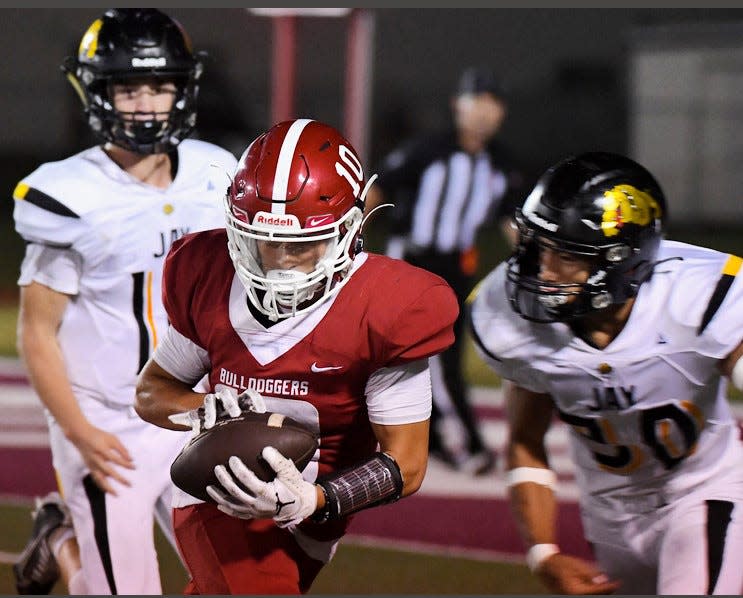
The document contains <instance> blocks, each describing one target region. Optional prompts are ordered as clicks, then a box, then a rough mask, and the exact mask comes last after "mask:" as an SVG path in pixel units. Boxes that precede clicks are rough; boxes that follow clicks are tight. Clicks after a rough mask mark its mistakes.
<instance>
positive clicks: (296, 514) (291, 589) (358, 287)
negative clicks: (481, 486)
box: [136, 119, 458, 594]
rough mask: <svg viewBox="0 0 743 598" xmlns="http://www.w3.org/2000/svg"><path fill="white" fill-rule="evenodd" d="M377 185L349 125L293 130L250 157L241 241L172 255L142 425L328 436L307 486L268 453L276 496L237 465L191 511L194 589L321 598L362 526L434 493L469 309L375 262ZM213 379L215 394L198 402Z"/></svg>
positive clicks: (238, 228)
mask: <svg viewBox="0 0 743 598" xmlns="http://www.w3.org/2000/svg"><path fill="white" fill-rule="evenodd" d="M372 180H373V179H372ZM370 183H371V181H370V182H367V183H366V184H365V178H364V174H363V169H362V165H361V162H360V160H359V158H358V156H357V154H356V151H355V150H354V149H353V147H352V146H351V144H350V143H349V142H348V141H347V140H346V139H345V138H344V137H343V136H342V135H341V134H340V133H339V132H338V131H337V130H335V129H334V128H332V127H330V126H328V125H325V124H323V123H320V122H317V121H313V120H306V119H300V120H294V121H287V122H282V123H279V124H277V125H275V126H274V127H272V128H271V129H270V130H269V131H267V132H266V133H264V134H263V135H261V136H260V137H258V138H257V139H256V140H255V141H253V143H251V144H250V146H249V147H248V148H247V149H246V150H245V152H244V154H243V155H242V157H241V159H240V162H239V164H238V168H237V172H236V173H235V176H234V180H233V181H232V183H231V185H230V186H229V189H228V191H227V194H226V198H225V208H226V230H222V229H220V230H213V231H209V232H206V233H197V234H194V235H190V236H187V237H185V238H184V239H183V240H182V241H180V242H177V243H176V244H175V245H174V246H173V249H172V250H171V252H170V254H169V256H168V258H167V261H166V268H165V274H164V279H163V299H164V303H165V306H166V308H167V311H168V316H169V318H170V322H171V327H170V328H169V330H168V332H167V334H166V336H165V338H164V339H163V341H162V342H161V343H160V345H159V346H158V348H157V350H156V352H155V354H154V355H153V357H152V359H151V360H150V361H149V362H148V364H147V365H146V366H145V368H144V369H143V370H142V373H141V375H140V378H139V382H138V386H137V406H136V409H137V412H138V413H139V415H140V416H141V417H142V418H144V419H145V420H147V421H150V422H152V423H154V424H157V425H158V426H162V427H165V428H172V429H184V427H185V426H187V425H188V423H189V422H194V424H193V428H194V430H195V431H198V430H201V429H203V428H204V427H208V426H210V425H213V421H214V419H215V417H230V416H235V415H238V414H239V413H240V410H241V409H253V410H268V411H275V412H280V413H283V414H285V415H288V416H291V417H293V418H294V419H296V420H298V421H301V422H303V423H304V424H305V425H307V426H309V427H311V428H313V429H315V430H316V431H317V432H318V433H319V435H320V448H319V451H318V453H317V454H316V455H315V457H314V458H313V460H312V461H311V462H310V464H309V465H308V466H307V467H306V468H305V469H304V471H302V472H300V471H298V470H297V468H296V467H294V464H293V463H292V462H291V461H290V460H288V459H285V458H284V457H283V456H282V455H281V454H279V453H278V451H276V450H275V449H272V448H266V449H264V452H263V456H264V458H265V459H266V461H267V462H268V463H269V464H270V465H271V466H272V467H273V468H274V469H275V470H276V472H277V477H276V479H275V480H274V481H273V482H269V483H265V482H261V481H259V480H257V478H255V476H253V474H252V472H251V471H250V470H249V469H248V468H247V467H246V466H245V465H244V464H243V463H242V462H241V461H240V460H239V459H238V458H236V457H233V458H232V459H231V460H230V462H229V467H223V466H218V467H217V468H216V474H217V477H218V479H219V480H220V484H219V486H209V488H208V492H209V494H210V496H212V498H213V499H214V501H215V503H204V502H201V501H199V500H198V499H196V498H193V497H191V496H189V495H186V494H185V493H181V495H180V496H178V497H176V499H175V502H174V520H175V527H176V535H177V538H178V542H179V546H180V549H181V552H182V554H183V557H184V560H185V562H186V564H187V566H188V569H189V572H190V574H191V582H190V584H189V587H188V588H187V589H186V591H187V592H191V593H201V594H226V593H232V594H269V593H280V594H281V593H283V594H296V593H304V592H306V591H307V590H308V589H309V588H310V586H311V584H312V581H313V580H314V579H315V577H316V575H317V574H318V573H319V571H320V570H321V568H322V567H323V565H324V564H325V563H327V562H328V561H329V560H330V558H331V557H332V555H333V553H334V551H335V548H336V545H337V543H338V541H339V539H340V538H341V537H342V536H343V534H344V532H345V530H346V529H347V527H348V524H349V522H350V516H351V515H352V514H353V513H355V512H357V511H360V510H362V509H366V508H369V507H374V506H377V505H381V504H384V503H389V502H392V501H395V500H398V499H400V498H402V497H404V496H408V495H410V494H412V493H413V492H415V491H416V490H417V489H418V488H419V487H420V485H421V482H422V481H423V476H424V474H425V470H426V465H427V458H428V455H427V451H428V429H429V416H430V413H431V383H430V376H429V372H428V358H429V357H431V356H432V355H435V354H437V353H440V352H441V351H443V350H444V349H446V348H447V347H448V346H449V345H451V343H452V342H453V340H454V335H453V324H454V321H455V320H456V318H457V314H458V306H457V300H456V297H455V296H454V293H453V291H452V290H451V288H450V287H449V286H448V285H447V283H446V282H445V281H444V280H443V279H442V278H439V277H438V276H436V275H433V274H431V273H429V272H427V271H425V270H422V269H419V268H416V267H413V266H411V265H409V264H407V263H405V262H403V261H400V260H395V259H391V258H388V257H386V256H381V255H374V254H369V253H366V252H364V251H363V250H362V245H361V235H360V231H361V224H362V213H363V207H364V197H365V195H366V191H367V189H368V187H369V185H370ZM204 376H207V380H208V386H209V390H210V392H209V393H208V394H206V395H204V394H201V393H197V392H194V391H193V390H192V387H193V386H194V384H195V383H196V382H197V381H198V380H200V379H202V377H204ZM174 422H180V423H174ZM184 424H185V426H184ZM245 489H247V490H249V492H246V491H245Z"/></svg>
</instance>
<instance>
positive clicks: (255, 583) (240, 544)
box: [173, 503, 323, 594]
mask: <svg viewBox="0 0 743 598" xmlns="http://www.w3.org/2000/svg"><path fill="white" fill-rule="evenodd" d="M173 523H174V527H175V535H176V540H177V542H178V548H179V550H180V552H181V555H182V557H183V560H184V562H185V564H186V568H187V569H188V572H189V573H190V575H191V581H190V582H189V583H188V585H187V586H186V589H185V590H184V593H185V594H300V593H301V594H303V593H305V592H307V591H308V590H309V588H310V586H311V585H312V582H313V581H314V580H315V577H316V576H317V574H318V573H319V572H320V570H321V569H322V567H323V563H322V562H320V561H317V560H315V559H312V558H310V557H309V556H307V554H305V553H304V551H303V550H302V549H301V548H300V547H299V546H298V545H297V543H296V542H295V541H294V536H293V535H292V534H291V533H290V532H288V531H286V530H284V529H280V528H278V527H277V526H276V524H275V523H274V522H273V520H272V519H260V520H246V519H238V518H236V517H230V516H229V515H226V514H224V513H222V512H221V511H220V510H218V509H217V507H216V506H215V505H213V504H210V503H202V504H197V505H191V506H188V507H182V508H178V509H173Z"/></svg>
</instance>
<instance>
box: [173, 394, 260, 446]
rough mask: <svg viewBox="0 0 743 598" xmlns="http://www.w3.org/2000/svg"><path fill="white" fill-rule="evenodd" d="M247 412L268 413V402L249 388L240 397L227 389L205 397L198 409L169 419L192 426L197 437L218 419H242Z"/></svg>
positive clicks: (177, 414) (192, 430)
mask: <svg viewBox="0 0 743 598" xmlns="http://www.w3.org/2000/svg"><path fill="white" fill-rule="evenodd" d="M245 411H254V412H255V413H265V412H266V402H265V401H264V400H263V396H262V395H261V393H259V392H258V391H257V390H254V389H252V388H248V389H247V390H245V391H243V392H242V393H240V394H239V395H238V394H237V393H236V392H235V391H234V389H232V388H229V387H225V388H220V389H219V390H218V391H217V392H215V393H209V394H207V395H205V396H204V404H203V405H202V406H201V407H199V408H198V409H191V411H184V412H183V413H174V414H173V415H169V416H168V419H169V420H170V421H172V422H173V423H174V424H179V425H182V426H191V433H192V435H193V436H196V435H197V434H200V433H201V432H203V431H204V430H208V429H209V428H212V427H214V424H215V423H216V422H217V419H220V418H223V417H225V416H229V417H240V415H241V414H242V413H243V412H245Z"/></svg>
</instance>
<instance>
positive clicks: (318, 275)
mask: <svg viewBox="0 0 743 598" xmlns="http://www.w3.org/2000/svg"><path fill="white" fill-rule="evenodd" d="M370 182H371V181H370ZM368 187H369V183H367V185H366V186H365V185H364V172H363V169H362V167H361V162H360V160H359V158H358V156H357V154H356V151H355V150H354V149H353V146H352V145H351V144H350V143H349V142H348V140H346V139H345V138H344V137H343V136H342V135H341V134H340V133H339V132H338V131H337V130H335V129H334V128H333V127H331V126H329V125H326V124H323V123H321V122H317V121H314V120H309V119H298V120H293V121H285V122H282V123H279V124H277V125H274V126H273V127H272V128H271V129H269V130H268V131H267V132H265V133H263V134H262V135H261V136H260V137H258V138H257V139H256V140H255V141H253V142H252V143H251V144H250V145H249V146H248V148H247V149H246V150H245V152H244V153H243V155H242V157H241V158H240V162H239V164H238V167H237V172H236V173H235V178H234V180H233V182H232V184H231V185H230V187H229V189H228V191H227V194H226V198H225V209H226V212H227V220H226V221H227V226H226V228H227V237H228V248H229V252H230V257H231V258H232V262H233V264H234V265H235V270H236V271H237V275H238V277H239V278H240V280H241V282H242V283H243V285H244V286H245V288H246V289H247V292H248V297H249V299H250V301H251V303H252V304H253V305H254V306H255V307H256V308H257V309H258V310H259V311H260V312H262V313H264V314H265V315H267V316H268V317H269V318H270V319H272V320H274V321H276V320H278V319H281V318H287V317H291V316H294V315H296V314H299V313H304V312H307V311H309V310H311V309H314V308H316V307H317V306H319V305H320V304H321V303H322V302H323V301H324V300H325V299H327V298H329V297H331V296H333V295H334V294H335V293H337V292H338V291H339V290H340V288H341V287H342V286H343V284H344V282H345V281H346V280H347V276H348V273H349V271H350V269H351V264H352V262H353V258H354V255H355V252H356V244H357V241H358V238H359V232H360V228H361V221H362V213H363V207H364V197H365V195H366V191H367V189H368ZM265 241H271V242H274V243H277V242H278V243H306V242H307V241H327V242H328V243H327V249H326V250H325V252H324V255H323V257H321V258H320V259H319V260H318V262H317V264H316V265H315V267H314V270H312V272H310V273H305V272H300V271H297V270H295V269H289V270H278V269H264V267H263V266H262V264H261V258H260V254H259V251H258V242H265ZM266 270H267V271H266Z"/></svg>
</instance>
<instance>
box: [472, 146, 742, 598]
mask: <svg viewBox="0 0 743 598" xmlns="http://www.w3.org/2000/svg"><path fill="white" fill-rule="evenodd" d="M666 217H667V214H666V201H665V199H664V197H663V192H662V191H661V189H660V187H659V185H658V183H657V182H656V180H655V179H654V177H653V176H652V175H651V174H650V173H649V172H648V171H647V170H646V169H645V168H644V167H642V166H640V165H639V164H637V163H636V162H634V161H632V160H630V159H628V158H626V157H623V156H619V155H615V154H608V153H599V152H597V153H587V154H583V155H580V156H577V157H571V158H568V159H565V160H563V161H561V162H559V163H558V164H556V165H554V166H553V167H552V168H550V169H549V170H547V172H546V173H545V174H544V175H543V176H542V177H541V179H540V180H539V181H538V183H537V185H536V187H535V188H534V190H533V191H532V193H531V194H530V195H529V196H528V198H527V199H526V201H525V203H524V205H523V207H522V209H521V210H520V212H519V214H518V218H517V222H518V226H519V232H520V239H519V244H518V248H517V249H516V251H515V252H514V254H513V256H512V257H511V258H510V259H509V260H508V262H507V263H503V264H502V265H500V266H499V267H497V268H496V269H495V270H494V271H493V272H491V273H490V274H489V275H488V276H487V277H486V278H485V279H484V280H483V281H482V283H481V284H480V285H479V287H478V291H477V293H476V295H475V297H474V300H473V301H472V303H471V317H472V320H471V322H472V328H473V332H474V336H475V339H476V344H477V346H478V348H479V350H480V354H481V355H482V356H483V357H484V358H485V359H486V361H487V362H488V363H489V364H490V366H492V368H493V369H494V370H495V371H496V372H497V373H498V374H500V375H501V376H502V377H503V378H504V379H505V380H506V381H507V382H505V384H506V397H507V405H508V419H509V426H510V433H509V440H508V447H507V449H508V471H507V474H506V475H507V484H508V486H509V496H510V500H511V503H512V507H513V511H514V513H515V515H516V518H517V521H518V524H519V527H520V530H521V533H522V536H523V539H524V542H525V544H526V546H527V547H528V552H527V563H528V564H529V566H530V567H531V569H532V570H533V571H534V572H535V573H536V574H537V575H538V576H539V577H540V578H541V580H542V581H543V582H544V583H545V584H546V585H547V587H548V588H549V589H550V590H551V591H552V592H554V593H556V594H601V593H610V592H613V591H618V592H620V593H622V594H659V595H667V594H739V593H740V592H741V589H742V588H743V568H742V567H741V559H742V558H743V466H741V464H743V449H742V448H741V441H740V438H739V436H740V432H739V429H738V426H737V423H736V420H735V418H734V417H733V415H732V414H731V409H730V406H729V404H728V401H727V399H726V389H727V384H728V381H729V380H732V382H733V384H734V385H735V386H736V387H738V388H741V387H743V360H739V357H740V355H741V353H743V345H741V340H742V339H743V284H741V280H740V278H741V277H740V276H739V271H740V267H741V259H740V258H739V257H736V256H734V255H729V254H726V253H721V252H718V251H714V250H712V249H707V248H703V247H696V246H692V245H687V244H683V243H678V242H672V241H667V240H664V239H663V238H662V237H663V234H664V227H665V222H666ZM553 416H557V417H559V419H561V420H562V421H563V422H565V423H566V424H567V425H568V426H569V428H570V439H571V448H572V456H573V460H574V462H575V465H576V480H577V483H578V486H579V489H580V505H581V513H582V522H583V528H584V532H585V535H586V538H587V540H588V541H589V542H590V544H591V545H592V547H593V551H594V554H595V558H596V561H597V565H594V564H593V563H589V562H585V561H582V560H580V559H577V558H575V557H572V556H570V555H568V554H565V553H562V552H560V548H559V546H558V545H557V539H556V529H555V528H556V521H555V519H556V503H555V496H554V487H555V480H556V477H555V474H554V473H553V471H552V470H551V469H550V461H549V455H548V454H547V452H546V450H545V443H544V439H545V434H546V433H547V431H548V429H549V427H550V424H551V422H552V420H553Z"/></svg>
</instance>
